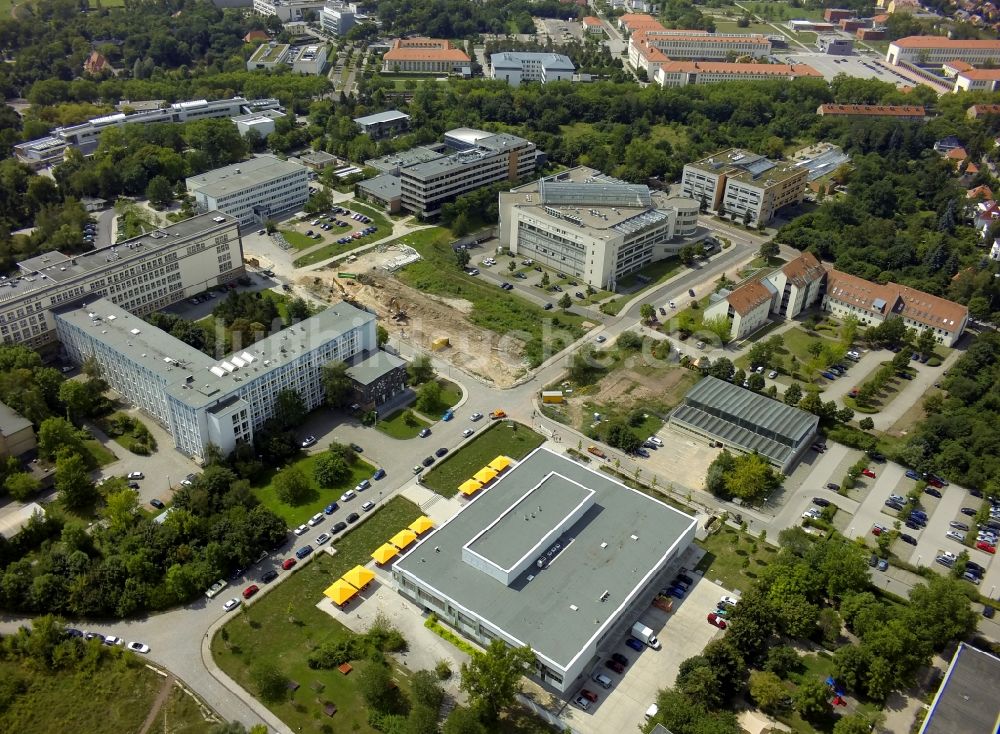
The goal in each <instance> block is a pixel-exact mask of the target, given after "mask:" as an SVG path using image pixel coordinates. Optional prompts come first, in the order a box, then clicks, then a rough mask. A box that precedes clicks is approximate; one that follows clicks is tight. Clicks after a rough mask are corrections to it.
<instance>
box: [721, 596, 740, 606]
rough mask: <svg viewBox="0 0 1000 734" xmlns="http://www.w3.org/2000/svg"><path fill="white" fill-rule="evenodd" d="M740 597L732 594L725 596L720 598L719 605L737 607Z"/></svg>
mask: <svg viewBox="0 0 1000 734" xmlns="http://www.w3.org/2000/svg"><path fill="white" fill-rule="evenodd" d="M739 601H740V600H739V599H737V598H735V597H732V596H724V597H722V598H721V599H719V602H718V606H719V607H720V608H721V607H735V606H736V605H737V604H739Z"/></svg>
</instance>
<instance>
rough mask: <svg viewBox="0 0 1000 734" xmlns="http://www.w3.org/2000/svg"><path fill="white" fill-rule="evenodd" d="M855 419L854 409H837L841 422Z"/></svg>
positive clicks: (838, 418)
mask: <svg viewBox="0 0 1000 734" xmlns="http://www.w3.org/2000/svg"><path fill="white" fill-rule="evenodd" d="M853 419H854V411H853V410H851V409H850V408H839V409H838V410H837V420H838V421H839V422H840V423H850V422H851V421H852V420H853Z"/></svg>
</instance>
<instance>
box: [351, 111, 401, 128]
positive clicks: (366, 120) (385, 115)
mask: <svg viewBox="0 0 1000 734" xmlns="http://www.w3.org/2000/svg"><path fill="white" fill-rule="evenodd" d="M409 119H410V116H409V115H408V114H406V113H405V112H400V111H399V110H386V111H385V112H376V113H375V114H374V115H365V116H364V117H355V118H354V121H355V122H356V123H358V124H359V125H377V124H379V123H380V122H396V121H397V120H409Z"/></svg>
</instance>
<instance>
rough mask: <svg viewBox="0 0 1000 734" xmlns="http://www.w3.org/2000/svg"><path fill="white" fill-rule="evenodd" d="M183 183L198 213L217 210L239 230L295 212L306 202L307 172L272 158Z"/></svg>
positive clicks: (241, 164) (214, 172)
mask: <svg viewBox="0 0 1000 734" xmlns="http://www.w3.org/2000/svg"><path fill="white" fill-rule="evenodd" d="M186 183H187V189H188V191H189V192H190V193H191V195H192V196H193V197H194V200H195V204H197V206H198V208H199V209H200V210H201V211H212V210H218V211H220V212H222V213H223V214H228V215H229V216H231V217H235V218H236V219H237V220H238V221H239V223H240V224H241V225H243V226H249V225H258V224H263V223H264V222H266V221H267V220H268V219H270V218H271V217H274V216H276V215H278V214H281V213H283V212H289V211H295V210H297V209H299V208H301V207H302V206H303V205H304V204H305V203H306V201H307V200H308V199H309V169H307V168H306V167H305V166H302V165H299V164H298V163H293V162H291V161H283V160H280V159H278V158H274V157H272V156H264V155H262V156H257V157H255V158H251V159H250V160H248V161H243V162H242V163H234V164H232V165H231V166H223V167H222V168H216V169H214V170H212V171H207V172H205V173H202V174H199V175H197V176H191V177H190V178H188V179H187V181H186Z"/></svg>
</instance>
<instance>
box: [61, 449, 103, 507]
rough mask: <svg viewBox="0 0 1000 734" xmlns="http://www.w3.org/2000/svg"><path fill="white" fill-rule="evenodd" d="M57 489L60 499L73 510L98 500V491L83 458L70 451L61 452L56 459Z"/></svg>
mask: <svg viewBox="0 0 1000 734" xmlns="http://www.w3.org/2000/svg"><path fill="white" fill-rule="evenodd" d="M55 487H56V490H57V491H58V492H59V497H60V499H61V500H62V501H63V503H64V504H65V505H66V506H67V507H69V508H71V509H81V508H84V507H87V506H88V505H91V504H93V502H94V501H95V500H96V499H97V490H96V489H95V488H94V483H93V482H92V481H90V476H89V475H88V472H87V464H86V463H85V462H84V460H83V457H82V456H80V454H75V453H73V452H72V451H70V450H68V449H64V450H63V451H60V452H59V454H58V456H57V457H56V481H55Z"/></svg>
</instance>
